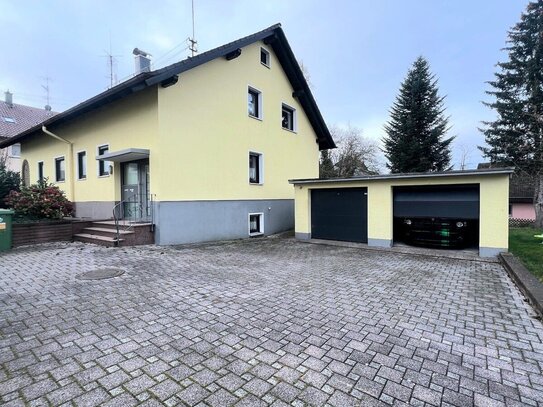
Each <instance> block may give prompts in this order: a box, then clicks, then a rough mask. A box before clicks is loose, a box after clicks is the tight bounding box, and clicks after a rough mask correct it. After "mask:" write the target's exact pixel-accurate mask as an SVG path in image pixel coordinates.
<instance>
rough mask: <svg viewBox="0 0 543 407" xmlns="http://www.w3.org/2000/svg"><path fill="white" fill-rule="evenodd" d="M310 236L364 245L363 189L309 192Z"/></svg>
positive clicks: (365, 201) (365, 203)
mask: <svg viewBox="0 0 543 407" xmlns="http://www.w3.org/2000/svg"><path fill="white" fill-rule="evenodd" d="M311 237H312V238H314V239H328V240H345V241H349V242H361V243H367V242H368V196H367V188H337V189H314V190H312V191H311Z"/></svg>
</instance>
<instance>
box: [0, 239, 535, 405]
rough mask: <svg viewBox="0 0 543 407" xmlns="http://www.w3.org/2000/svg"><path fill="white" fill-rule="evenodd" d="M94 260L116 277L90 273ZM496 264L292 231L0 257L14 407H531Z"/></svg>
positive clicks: (508, 299)
mask: <svg viewBox="0 0 543 407" xmlns="http://www.w3.org/2000/svg"><path fill="white" fill-rule="evenodd" d="M97 267H119V268H124V269H125V270H126V273H125V274H124V275H123V276H121V277H118V278H115V279H111V280H101V281H83V280H78V279H76V278H75V276H76V275H77V274H78V273H81V272H83V271H87V270H92V269H95V268H97ZM542 342H543V328H542V325H541V323H540V322H539V321H538V320H536V319H534V318H533V316H532V311H531V310H530V308H529V307H528V306H527V305H526V304H525V303H524V302H523V299H522V297H521V296H520V294H519V292H518V290H517V289H516V287H514V286H513V284H512V283H511V282H510V281H509V279H508V277H507V276H506V273H505V272H504V270H503V269H502V268H501V266H500V265H499V264H496V263H487V262H477V261H467V260H458V259H443V258H432V257H425V256H417V255H406V254H397V253H386V252H372V251H364V250H358V249H352V248H342V247H330V246H323V245H310V244H305V243H297V242H295V241H293V240H290V239H257V240H250V241H245V242H230V243H223V244H211V245H198V246H186V247H182V248H160V247H139V248H122V249H107V248H101V247H96V246H92V245H87V246H86V245H83V244H77V243H74V244H63V243H62V244H60V243H59V244H49V245H42V246H36V247H33V248H21V249H17V250H14V251H12V252H9V253H7V254H0V404H2V405H4V406H19V405H20V406H22V405H26V406H44V405H77V406H97V405H101V406H134V405H142V406H154V405H167V406H173V405H198V406H229V405H237V406H259V405H262V406H264V405H273V406H285V405H292V406H304V405H312V406H320V405H330V406H338V407H344V406H351V405H353V406H378V405H397V406H406V405H412V406H437V405H443V406H471V405H475V406H503V405H507V406H521V405H522V406H537V405H540V404H541V405H543V375H542V369H543V345H542Z"/></svg>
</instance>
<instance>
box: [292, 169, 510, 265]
mask: <svg viewBox="0 0 543 407" xmlns="http://www.w3.org/2000/svg"><path fill="white" fill-rule="evenodd" d="M512 173H513V169H512V168H492V169H481V170H467V171H445V172H433V173H411V174H389V175H369V176H360V177H353V178H343V179H339V178H334V179H296V180H291V181H290V183H291V184H293V185H294V188H295V191H296V193H295V205H296V212H295V216H296V221H295V222H296V226H295V230H296V238H298V239H327V240H341V241H349V242H359V243H367V244H368V245H369V246H379V247H391V246H392V245H393V244H394V242H399V241H401V240H402V241H409V242H410V243H414V244H416V245H420V246H431V247H435V246H438V247H444V248H455V247H466V248H470V247H471V248H477V249H478V250H479V255H480V256H481V257H492V256H496V255H497V254H498V253H500V252H506V251H507V249H508V239H509V220H508V219H509V215H508V199H509V178H510V175H511V174H512Z"/></svg>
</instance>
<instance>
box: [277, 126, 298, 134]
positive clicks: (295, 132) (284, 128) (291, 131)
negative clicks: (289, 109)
mask: <svg viewBox="0 0 543 407" xmlns="http://www.w3.org/2000/svg"><path fill="white" fill-rule="evenodd" d="M281 128H282V129H283V130H285V131H288V132H289V133H294V134H298V132H297V131H296V130H291V129H287V128H286V127H281Z"/></svg>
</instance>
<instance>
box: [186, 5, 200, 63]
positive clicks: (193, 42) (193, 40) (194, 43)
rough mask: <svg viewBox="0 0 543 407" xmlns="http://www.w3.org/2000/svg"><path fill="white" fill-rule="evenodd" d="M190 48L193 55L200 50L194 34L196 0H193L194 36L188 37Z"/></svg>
mask: <svg viewBox="0 0 543 407" xmlns="http://www.w3.org/2000/svg"><path fill="white" fill-rule="evenodd" d="M188 42H189V43H190V45H189V50H190V51H191V53H192V56H194V54H196V53H197V52H198V46H197V44H198V41H196V37H195V35H194V0H192V37H190V38H188Z"/></svg>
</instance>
